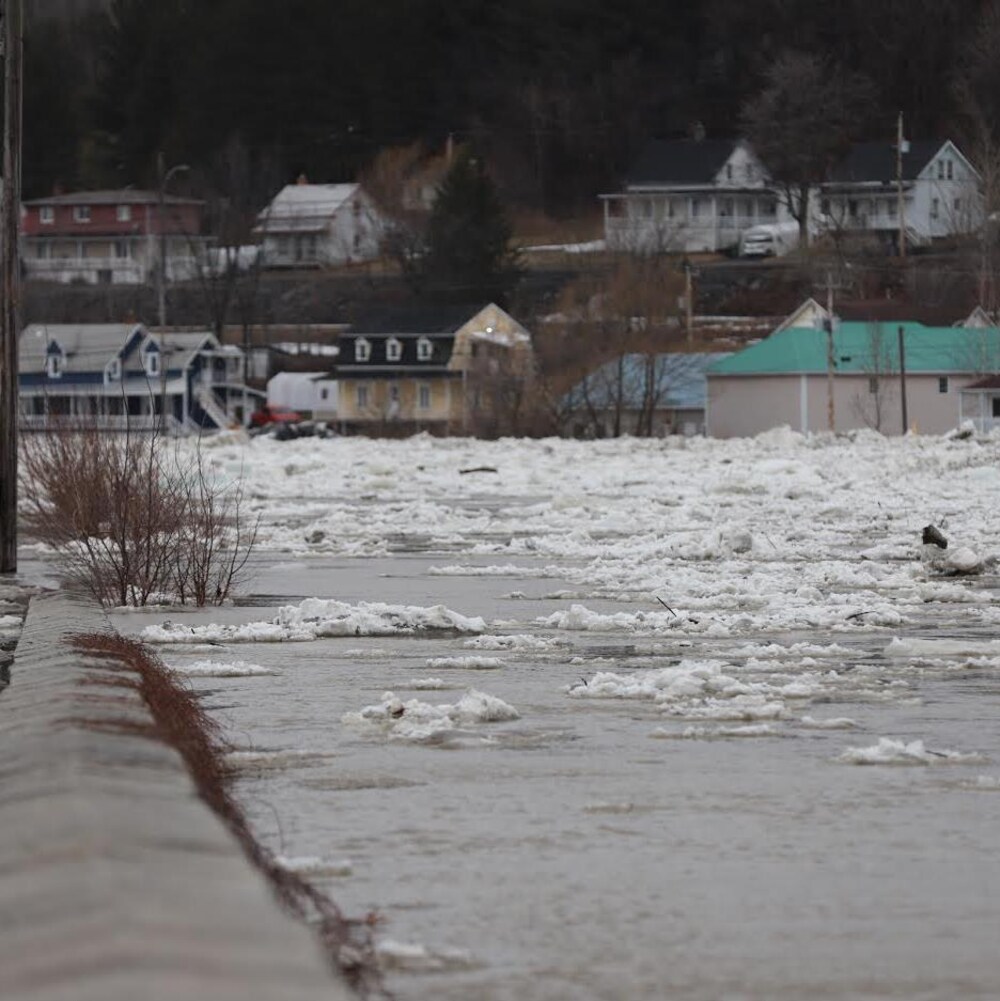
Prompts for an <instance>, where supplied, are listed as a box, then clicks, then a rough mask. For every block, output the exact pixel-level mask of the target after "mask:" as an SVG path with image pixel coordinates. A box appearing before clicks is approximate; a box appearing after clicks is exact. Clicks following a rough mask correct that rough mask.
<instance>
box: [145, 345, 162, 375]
mask: <svg viewBox="0 0 1000 1001" xmlns="http://www.w3.org/2000/svg"><path fill="white" fill-rule="evenodd" d="M142 367H143V368H144V369H145V370H146V375H148V376H151V377H155V376H158V375H159V374H160V351H159V349H158V348H156V347H150V348H147V349H146V350H145V351H144V352H143V355H142Z"/></svg>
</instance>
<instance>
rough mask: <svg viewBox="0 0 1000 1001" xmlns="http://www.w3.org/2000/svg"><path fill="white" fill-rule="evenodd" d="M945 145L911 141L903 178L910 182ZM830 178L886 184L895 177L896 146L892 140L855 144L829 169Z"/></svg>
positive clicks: (936, 140) (904, 157) (938, 140)
mask: <svg viewBox="0 0 1000 1001" xmlns="http://www.w3.org/2000/svg"><path fill="white" fill-rule="evenodd" d="M944 144H945V140H944V139H918V140H915V141H914V142H911V143H910V149H909V152H906V153H904V154H903V164H902V166H903V180H904V181H912V180H915V179H916V176H917V175H918V174H919V173H920V171H922V170H923V169H924V167H926V166H927V164H928V162H929V161H930V160H931V158H932V157H933V156H934V154H935V153H937V151H938V150H939V149H940V148H941V147H942V146H943V145H944ZM830 180H831V181H834V182H837V181H840V182H846V181H878V182H881V183H882V184H888V183H890V182H892V181H895V180H896V146H895V144H894V143H892V142H867V143H855V145H854V146H852V147H851V149H850V151H849V152H848V154H847V155H846V156H845V157H844V158H843V159H842V160H841V161H840V162H839V163H837V164H835V165H834V167H833V169H832V170H831V171H830Z"/></svg>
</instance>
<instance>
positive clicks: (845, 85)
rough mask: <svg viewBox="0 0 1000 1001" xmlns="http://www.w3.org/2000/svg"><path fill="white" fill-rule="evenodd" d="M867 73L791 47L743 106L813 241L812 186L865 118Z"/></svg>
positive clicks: (754, 139) (804, 236)
mask: <svg viewBox="0 0 1000 1001" xmlns="http://www.w3.org/2000/svg"><path fill="white" fill-rule="evenodd" d="M870 93H871V86H870V84H869V82H868V80H867V79H866V78H865V77H862V76H860V75H858V74H852V73H849V72H848V71H846V70H845V69H843V68H842V67H840V66H838V65H836V64H832V63H829V62H827V61H824V60H822V59H820V58H819V57H818V56H815V55H810V54H806V53H802V52H794V51H789V52H785V53H784V54H782V55H781V56H779V57H778V58H777V59H776V60H775V61H774V63H773V64H772V65H771V68H770V69H769V70H768V72H767V76H766V83H765V86H764V89H763V90H762V91H761V92H760V93H759V94H758V95H757V96H756V97H754V98H752V99H751V100H749V101H748V102H747V103H746V104H745V105H744V106H743V113H742V118H743V128H744V131H745V132H746V134H747V137H748V138H749V140H750V142H751V143H752V144H753V147H754V150H755V151H756V152H757V154H758V155H759V156H760V158H761V160H763V162H764V164H765V166H766V167H767V169H768V171H769V172H770V174H771V176H772V178H773V179H774V181H775V183H776V184H777V185H778V187H779V188H780V191H781V198H782V200H783V201H784V203H785V205H786V206H787V208H788V211H789V213H790V214H791V216H792V218H793V219H795V221H796V222H797V223H798V224H799V244H800V246H802V247H806V246H808V244H809V205H810V199H811V196H812V193H813V191H814V190H815V189H816V187H817V186H818V185H819V184H820V183H821V182H822V181H823V180H825V179H826V177H827V176H828V173H829V170H830V167H831V166H832V164H833V163H834V162H835V161H836V160H837V159H838V158H839V157H840V156H841V155H842V154H843V153H844V152H845V151H846V149H847V147H848V146H849V144H850V142H851V140H852V139H853V138H854V136H855V135H856V134H857V133H858V131H859V130H860V128H861V127H862V126H863V124H864V112H865V108H866V104H867V103H868V100H869V95H870Z"/></svg>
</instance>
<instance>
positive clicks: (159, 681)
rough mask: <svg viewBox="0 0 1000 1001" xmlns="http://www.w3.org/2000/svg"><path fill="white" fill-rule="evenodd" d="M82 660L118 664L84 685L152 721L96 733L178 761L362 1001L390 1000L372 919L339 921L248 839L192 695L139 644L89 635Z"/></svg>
mask: <svg viewBox="0 0 1000 1001" xmlns="http://www.w3.org/2000/svg"><path fill="white" fill-rule="evenodd" d="M73 646H74V648H75V649H77V650H78V651H80V652H81V653H87V654H94V655H99V656H101V657H102V658H105V659H107V660H110V661H112V662H114V663H116V664H118V665H120V667H121V670H122V671H127V672H132V676H130V675H123V676H122V677H121V679H120V681H119V680H118V679H117V678H115V677H111V676H108V675H103V676H99V677H97V678H94V679H91V680H90V682H89V683H92V684H101V685H115V684H118V685H120V686H121V687H127V688H132V689H135V690H137V691H138V692H139V694H140V696H141V697H142V700H143V701H144V702H145V703H146V705H147V706H148V708H149V711H150V713H151V715H152V718H153V725H152V726H151V727H142V726H137V725H136V724H134V723H132V722H130V721H128V720H124V719H123V720H121V721H118V720H109V721H106V722H102V723H100V724H98V725H99V726H100V727H101V728H103V729H107V730H111V731H117V732H124V731H127V732H130V733H135V734H139V735H142V736H150V737H155V738H158V739H160V740H162V741H163V742H164V743H166V744H168V745H169V746H170V747H173V748H174V749H175V750H176V751H177V752H178V753H179V754H180V755H181V757H182V758H183V759H184V762H185V764H186V765H187V768H188V770H189V772H190V774H191V777H192V779H193V780H194V783H195V786H196V788H197V790H198V795H199V796H200V797H201V798H202V799H203V800H204V801H205V802H206V803H207V804H208V805H209V807H211V809H212V810H214V811H215V813H216V814H218V816H219V817H220V818H221V819H222V820H223V822H224V823H225V824H226V825H227V826H228V827H229V829H230V831H231V832H232V833H233V835H234V836H235V837H236V839H237V841H238V842H239V843H240V845H241V846H242V848H243V850H244V852H245V853H246V855H247V858H248V859H249V860H250V861H251V862H252V863H253V864H254V865H255V866H256V867H257V868H258V869H259V870H260V871H261V872H262V873H263V874H264V876H265V877H266V878H267V880H268V882H269V883H270V885H271V887H272V889H273V890H274V893H275V895H276V896H277V898H278V900H279V901H280V902H281V904H282V905H283V906H284V907H285V908H286V909H287V910H288V911H289V912H290V913H292V914H294V915H295V916H296V917H298V918H300V919H302V920H303V921H307V922H309V923H310V924H312V925H314V927H316V929H317V930H318V934H319V937H320V940H321V941H322V943H323V945H324V947H325V949H326V951H327V954H328V956H329V957H330V961H331V964H332V965H333V967H334V968H335V969H337V970H339V972H340V973H341V974H342V975H343V976H344V977H345V978H346V979H347V981H348V983H349V984H350V985H351V986H352V987H353V988H354V989H355V990H356V991H358V992H359V993H360V994H361V995H362V996H365V997H370V996H382V997H389V996H390V995H389V994H388V993H387V992H386V990H385V988H384V987H383V985H382V980H381V976H380V974H379V971H378V967H377V964H376V959H375V950H374V943H373V937H372V929H373V927H374V925H375V924H376V922H377V917H376V916H375V915H369V916H367V917H366V918H364V919H362V920H352V919H349V918H347V917H345V916H344V914H343V913H342V912H341V910H340V908H339V907H338V906H337V905H336V903H335V902H334V901H333V900H332V899H331V898H330V897H329V896H328V895H327V894H325V893H322V892H320V891H319V890H317V889H316V888H315V887H314V886H312V885H310V884H309V883H308V882H307V881H306V880H305V879H303V878H302V877H301V876H299V875H298V874H296V873H293V872H289V871H288V870H287V869H284V868H282V867H281V866H280V865H279V864H278V863H277V861H276V860H275V857H274V855H273V854H272V853H271V852H270V851H269V850H268V849H267V848H265V847H264V846H263V845H262V844H261V843H260V842H259V841H258V840H257V838H256V837H255V836H254V834H253V832H252V831H251V829H250V826H249V824H248V822H247V819H246V816H245V814H244V813H243V811H242V809H241V808H240V806H239V805H238V804H237V802H236V800H235V799H234V798H233V796H232V793H231V791H230V790H231V784H232V778H233V776H232V773H231V771H230V770H229V768H227V766H226V764H225V753H226V751H227V750H228V749H229V748H228V746H227V745H226V743H225V741H224V740H223V739H222V737H221V734H220V730H219V727H218V725H217V724H216V723H215V722H214V721H213V720H212V719H211V717H210V716H209V715H208V714H207V713H206V712H205V710H204V709H202V707H201V705H200V703H199V702H198V698H197V696H196V695H195V694H194V692H192V691H191V690H190V689H189V688H188V687H187V686H186V685H185V684H184V683H183V682H182V681H181V680H180V679H179V678H178V677H177V676H176V675H175V674H174V673H173V672H172V671H171V670H170V669H169V668H168V667H167V666H166V665H165V664H164V663H163V662H162V661H161V660H159V659H158V658H157V657H155V656H154V655H153V654H152V653H150V651H149V650H147V649H146V647H144V646H143V645H142V644H141V643H137V642H135V641H134V640H129V639H126V638H124V637H121V636H118V635H116V634H113V633H89V634H84V635H78V636H75V637H74V638H73Z"/></svg>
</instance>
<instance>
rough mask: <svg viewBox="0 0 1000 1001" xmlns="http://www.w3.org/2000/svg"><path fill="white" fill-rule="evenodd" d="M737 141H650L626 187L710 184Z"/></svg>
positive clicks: (631, 171) (632, 170)
mask: <svg viewBox="0 0 1000 1001" xmlns="http://www.w3.org/2000/svg"><path fill="white" fill-rule="evenodd" d="M736 143H737V140H735V139H701V140H697V139H666V140H664V139H660V140H655V141H653V142H650V143H648V144H647V145H646V148H645V149H644V150H643V151H642V153H641V154H640V155H639V158H638V160H636V162H635V164H634V165H633V166H632V169H631V170H630V171H629V172H628V175H627V176H626V178H625V183H626V184H708V183H710V182H711V181H712V180H713V178H714V177H715V175H716V174H718V173H719V171H720V170H721V169H722V165H723V164H724V163H725V162H726V160H728V159H729V157H730V156H732V153H733V150H734V149H735V148H736Z"/></svg>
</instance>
